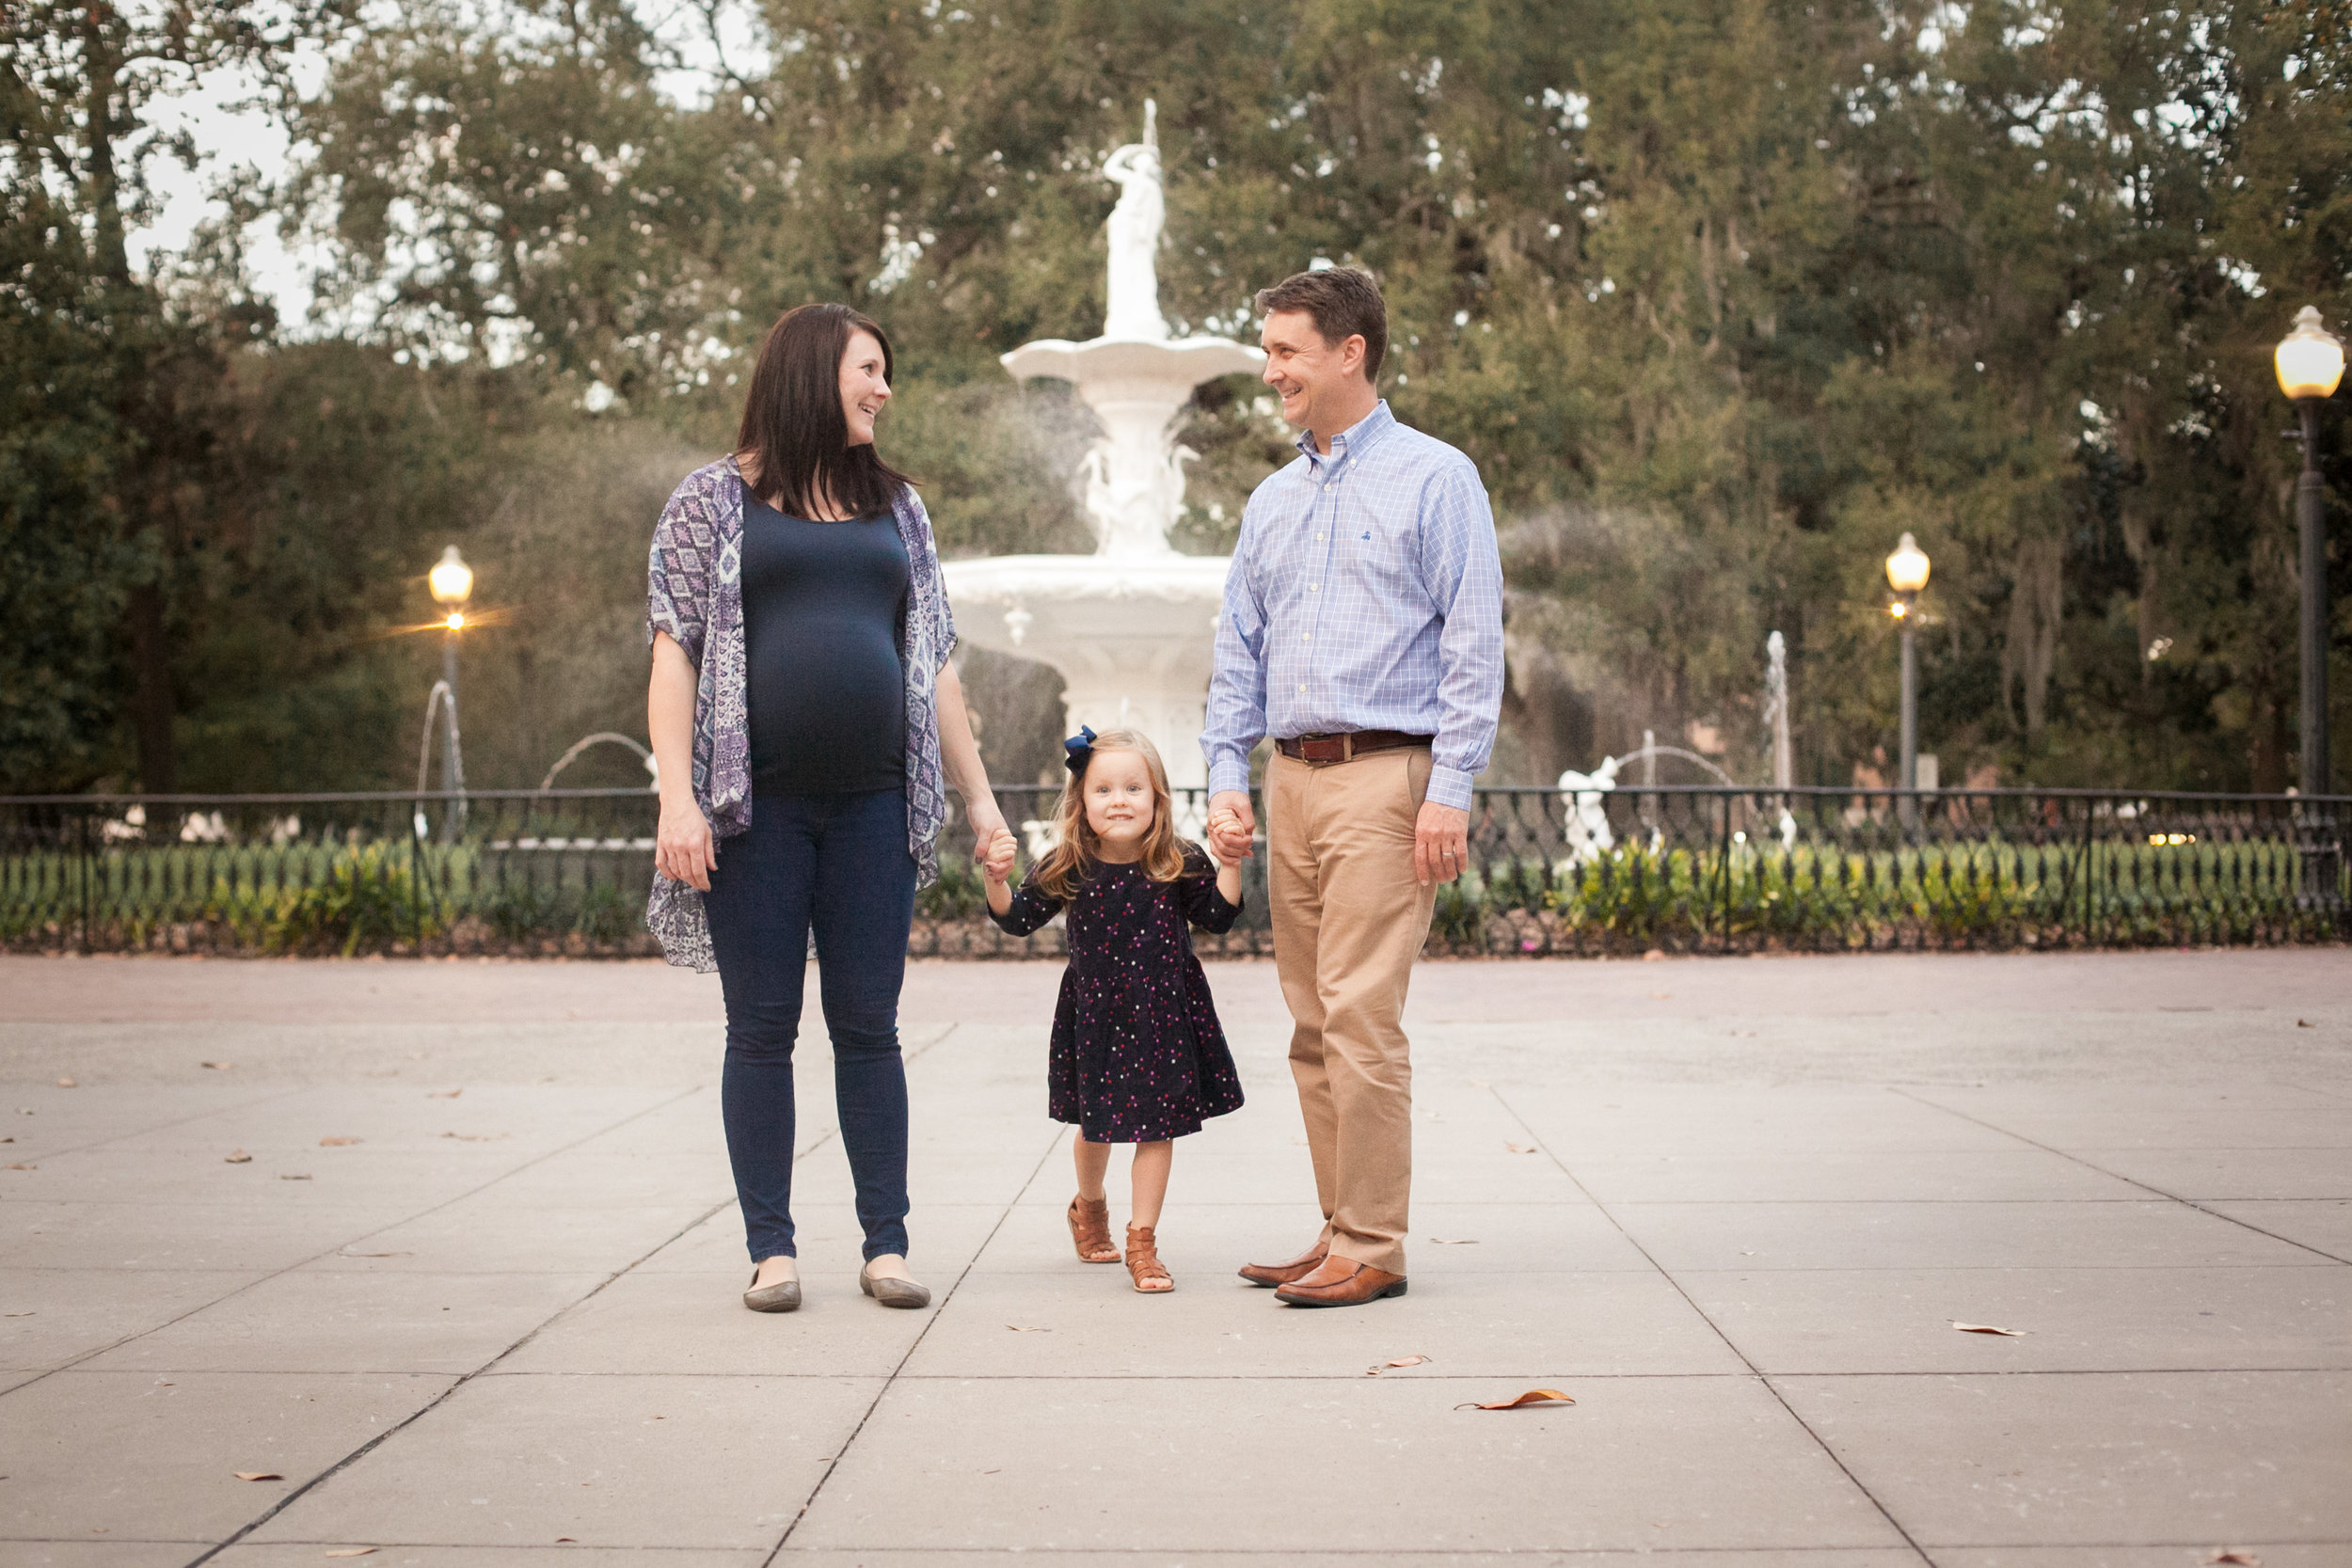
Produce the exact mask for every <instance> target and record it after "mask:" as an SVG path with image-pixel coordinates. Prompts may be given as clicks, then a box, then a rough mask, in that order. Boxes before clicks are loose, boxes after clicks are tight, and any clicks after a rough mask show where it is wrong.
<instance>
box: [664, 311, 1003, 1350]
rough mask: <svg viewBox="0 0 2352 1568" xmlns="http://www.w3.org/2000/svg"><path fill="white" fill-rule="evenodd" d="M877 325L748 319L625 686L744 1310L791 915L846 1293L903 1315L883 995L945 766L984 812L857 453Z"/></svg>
mask: <svg viewBox="0 0 2352 1568" xmlns="http://www.w3.org/2000/svg"><path fill="white" fill-rule="evenodd" d="M890 371H891V356H890V341H889V340H888V339H887V338H885V337H884V336H883V335H882V328H881V327H880V326H877V325H875V324H874V323H873V322H871V321H869V320H867V319H866V317H865V316H862V315H860V314H859V313H858V312H856V311H854V310H852V309H850V308H849V307H847V306H845V305H804V306H802V307H800V308H799V309H794V310H789V311H787V312H786V313H785V315H784V316H783V318H782V319H781V320H779V321H778V322H777V323H776V325H774V326H773V327H772V328H771V329H770V331H769V333H768V341H767V342H766V343H765V345H764V346H762V348H761V349H760V354H759V363H758V365H757V367H756V368H755V370H754V371H753V372H752V385H751V393H750V396H749V397H748V398H747V399H746V401H745V403H744V407H743V423H742V429H741V431H740V433H739V435H738V436H737V438H736V450H735V451H734V452H733V453H732V454H731V455H729V456H727V457H724V458H722V459H721V460H720V461H718V462H716V463H713V464H710V465H709V466H708V467H703V468H699V469H697V470H695V471H694V472H693V473H691V474H690V475H688V476H687V478H686V481H685V483H682V484H680V485H679V486H678V487H677V492H676V494H675V495H673V496H672V497H671V498H670V503H669V505H667V506H666V507H664V508H663V509H662V512H661V520H660V523H659V524H658V525H657V526H656V527H655V529H654V537H653V558H652V562H651V567H650V572H649V584H648V610H647V617H646V619H647V636H648V637H649V638H650V640H651V641H652V643H653V682H652V689H651V691H650V693H649V695H648V697H647V702H646V706H647V710H648V714H647V717H648V722H649V723H650V726H651V729H652V733H653V746H654V755H655V757H656V759H657V760H658V761H659V763H660V779H661V821H660V829H659V831H658V833H657V837H656V840H655V850H654V859H655V864H656V867H657V869H658V870H659V872H660V875H659V876H657V877H656V878H655V879H654V885H653V896H652V898H651V900H650V901H649V903H648V904H647V907H646V911H645V924H646V926H647V927H648V928H650V929H651V930H652V931H653V933H654V935H655V936H656V937H658V938H660V942H661V947H662V951H663V952H664V953H665V954H666V955H667V956H668V958H669V960H670V961H671V962H672V963H674V964H679V965H682V966H685V967H688V968H691V969H696V970H702V971H708V970H711V969H716V970H717V971H718V972H719V983H720V988H721V990H723V993H724V995H725V998H726V1013H727V1051H726V1066H725V1069H724V1071H723V1075H722V1077H721V1082H720V1103H721V1107H722V1113H723V1117H724V1119H725V1122H726V1132H727V1157H728V1159H729V1160H730V1161H731V1162H732V1164H734V1167H735V1190H736V1196H737V1197H738V1198H739V1200H740V1203H741V1206H742V1211H743V1227H744V1229H745V1232H746V1239H747V1240H748V1242H749V1243H750V1247H751V1256H752V1261H753V1263H754V1265H755V1273H754V1275H753V1276H752V1283H751V1287H750V1289H749V1290H747V1291H745V1292H744V1295H743V1304H744V1305H745V1306H746V1307H751V1308H752V1309H753V1310H755V1311H759V1312H789V1311H791V1310H792V1309H793V1308H794V1307H798V1306H800V1304H801V1279H800V1272H799V1266H798V1264H797V1262H796V1261H795V1248H794V1245H793V1239H792V1151H793V1103H792V1044H793V1039H794V1037H795V1036H796V1035H797V1034H798V1033H799V1030H800V1022H801V984H802V980H803V976H804V974H805V973H806V959H805V956H806V952H807V945H808V939H809V934H810V932H811V930H812V929H813V930H814V931H815V933H816V938H817V962H818V975H819V987H820V991H821V995H822V999H823V1003H824V1010H825V1028H826V1031H827V1033H828V1034H830V1035H831V1036H832V1037H833V1052H834V1095H835V1098H836V1101H837V1103H838V1108H839V1114H840V1121H841V1142H842V1144H843V1146H844V1147H845V1148H847V1149H848V1151H849V1156H850V1174H851V1176H852V1177H853V1178H854V1180H855V1182H856V1186H857V1216H858V1222H859V1224H860V1225H862V1226H863V1227H865V1231H866V1245H865V1255H866V1262H865V1266H864V1267H863V1268H862V1269H861V1270H859V1273H858V1285H859V1287H860V1289H862V1290H863V1291H865V1292H866V1294H867V1295H869V1296H871V1297H873V1298H874V1299H875V1300H877V1301H879V1302H881V1303H882V1305H883V1306H885V1307H923V1306H926V1305H928V1304H929V1303H930V1291H928V1290H926V1289H925V1288H924V1287H923V1286H921V1285H918V1284H916V1283H915V1282H914V1279H913V1278H912V1277H910V1275H908V1273H907V1264H906V1252H907V1228H906V1214H907V1182H906V1170H907V1090H906V1070H905V1067H904V1064H903V1063H902V1062H901V1061H900V1059H899V1055H898V990H899V987H900V984H901V983H902V982H903V980H904V979H905V976H906V950H907V932H908V928H909V927H910V926H911V925H912V924H913V921H914V892H915V889H916V888H917V887H918V886H920V885H922V884H924V883H928V882H930V881H931V880H932V879H935V878H936V877H937V876H938V851H937V848H936V847H935V842H934V841H935V840H936V839H937V838H938V836H939V830H940V828H941V827H942V825H943V824H945V822H946V816H947V801H946V794H945V791H944V789H943V786H942V775H943V773H944V774H945V776H946V782H947V783H951V784H954V786H955V789H956V792H957V793H958V794H959V795H961V797H962V798H963V802H964V812H965V815H966V816H968V817H969V818H970V819H971V823H972V827H973V830H974V832H976V833H977V842H978V843H979V844H982V845H987V844H990V843H991V842H992V841H993V839H994V837H995V835H996V830H998V829H999V828H1001V827H1002V826H1003V825H1004V817H1003V816H1002V815H1001V814H1000V813H999V812H998V811H997V809H996V801H995V798H994V797H993V795H991V794H990V792H989V787H988V775H987V773H986V771H985V770H984V769H983V768H981V766H980V754H979V748H978V747H977V746H976V745H975V744H974V743H973V739H972V726H971V721H970V719H969V717H968V716H967V714H966V712H965V709H964V705H963V690H962V687H961V683H960V682H959V681H958V679H957V677H956V672H955V668H954V666H952V665H950V664H949V663H948V662H947V655H948V653H949V652H950V651H951V650H952V649H953V648H954V646H955V622H954V620H953V619H952V618H951V617H950V616H949V614H948V610H947V598H946V590H945V588H944V586H943V585H942V583H941V580H940V573H939V556H938V552H937V551H936V549H935V548H934V547H933V546H932V543H931V528H930V517H929V516H928V515H926V514H925V512H924V510H923V503H922V501H920V500H919V499H916V497H915V494H914V486H913V485H912V484H911V483H909V482H908V480H907V479H906V477H905V476H904V475H902V474H900V473H898V472H897V471H896V470H894V469H893V468H891V467H889V466H888V465H887V464H885V463H884V462H883V461H882V458H881V457H880V456H878V455H877V454H876V452H875V451H874V421H875V419H876V417H877V416H879V415H880V414H881V412H882V406H883V405H884V404H886V403H888V402H889V400H890Z"/></svg>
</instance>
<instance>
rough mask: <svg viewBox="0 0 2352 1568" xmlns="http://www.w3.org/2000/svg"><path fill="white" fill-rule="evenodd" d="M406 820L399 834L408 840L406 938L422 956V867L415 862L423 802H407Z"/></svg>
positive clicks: (420, 956)
mask: <svg viewBox="0 0 2352 1568" xmlns="http://www.w3.org/2000/svg"><path fill="white" fill-rule="evenodd" d="M408 806H409V815H408V820H407V821H405V822H403V823H402V824H401V825H400V828H401V833H400V836H401V837H403V838H405V839H406V840H407V841H408V940H409V941H411V942H415V943H416V944H417V957H419V958H423V957H424V868H423V867H422V866H421V865H419V864H418V863H417V818H418V817H420V816H423V815H424V802H423V801H422V800H411V801H409V802H408Z"/></svg>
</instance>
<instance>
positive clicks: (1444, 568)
mask: <svg viewBox="0 0 2352 1568" xmlns="http://www.w3.org/2000/svg"><path fill="white" fill-rule="evenodd" d="M1298 450H1299V453H1300V456H1299V460H1298V461H1297V462H1295V463H1293V464H1292V465H1291V466H1290V467H1286V468H1284V469H1283V470H1282V471H1281V472H1279V473H1278V474H1275V475H1274V476H1273V477H1271V478H1270V479H1268V480H1267V481H1266V482H1265V483H1263V484H1261V485H1259V486H1258V488H1257V491H1256V493H1255V494H1253V495H1252V496H1251V497H1250V498H1249V507H1248V511H1247V512H1245V513H1244V514H1243V515H1242V520H1241V542H1240V544H1239V545H1238V546H1235V548H1234V551H1233V567H1232V572H1231V573H1230V574H1229V575H1228V576H1227V578H1226V579H1225V608H1224V611H1223V613H1222V614H1220V615H1219V616H1218V618H1217V626H1216V673H1215V674H1214V675H1213V676H1211V677H1210V681H1209V712H1208V726H1207V729H1206V731H1205V733H1203V734H1202V736H1201V737H1200V748H1201V750H1202V751H1203V752H1205V753H1206V754H1207V757H1208V763H1209V788H1210V789H1211V790H1213V791H1215V790H1225V789H1248V787H1249V752H1250V749H1251V748H1252V747H1254V746H1256V745H1257V743H1258V742H1259V740H1260V739H1262V738H1263V737H1264V736H1267V735H1269V734H1270V735H1273V736H1276V737H1277V738H1279V739H1292V738H1295V737H1296V736H1302V735H1328V734H1335V733H1338V732H1340V731H1345V730H1402V731H1404V732H1405V733H1406V734H1408V735H1430V736H1437V740H1436V743H1435V745H1434V746H1433V747H1432V748H1431V751H1432V757H1431V761H1432V763H1433V764H1434V766H1433V767H1432V768H1431V769H1430V773H1429V794H1428V799H1430V800H1435V801H1437V802H1438V804H1440V805H1447V806H1458V807H1460V808H1462V809H1463V810H1465V811H1467V810H1468V809H1470V780H1471V779H1472V778H1473V777H1475V776H1476V775H1477V774H1478V773H1479V772H1480V771H1481V770H1482V769H1484V768H1486V759H1487V757H1488V756H1489V755H1490V754H1491V753H1492V752H1493V751H1494V743H1495V723H1496V720H1497V718H1498V717H1499V715H1500V713H1501V710H1502V561H1501V558H1500V557H1499V555H1498V554H1497V552H1496V549H1495V525H1494V514H1493V513H1492V511H1491V510H1489V508H1488V507H1487V505H1486V487H1485V486H1484V485H1482V484H1481V483H1479V480H1478V468H1477V466H1476V465H1475V464H1473V463H1472V462H1470V459H1469V458H1468V457H1466V456H1464V455H1463V454H1462V453H1461V452H1459V451H1455V450H1454V448H1452V447H1449V446H1447V445H1446V444H1445V443H1444V442H1443V441H1440V440H1438V439H1437V438H1436V437H1435V436H1424V435H1422V433H1421V432H1420V431H1418V430H1415V429H1413V428H1411V427H1410V426H1409V425H1402V424H1399V423H1397V422H1396V417H1395V416H1394V415H1393V414H1391V413H1390V412H1389V405H1388V403H1387V402H1386V401H1385V400H1383V401H1382V402H1381V403H1380V404H1378V405H1376V406H1375V408H1374V409H1373V411H1372V412H1371V413H1370V414H1367V415H1365V416H1364V418H1363V419H1361V420H1358V421H1357V422H1356V424H1355V425H1354V426H1352V427H1351V428H1349V429H1348V430H1346V431H1345V432H1343V433H1342V434H1341V435H1338V436H1332V437H1331V452H1330V455H1329V456H1325V455H1324V454H1323V453H1321V452H1318V451H1315V445H1314V436H1313V435H1312V433H1311V432H1310V433H1305V434H1302V435H1301V436H1299V439H1298Z"/></svg>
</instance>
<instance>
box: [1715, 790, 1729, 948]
mask: <svg viewBox="0 0 2352 1568" xmlns="http://www.w3.org/2000/svg"><path fill="white" fill-rule="evenodd" d="M1721 799H1722V800H1723V808H1724V820H1723V830H1722V832H1719V833H1717V834H1716V854H1717V859H1718V861H1719V862H1720V863H1721V867H1722V871H1721V875H1720V876H1719V877H1718V878H1717V879H1716V885H1717V886H1719V887H1721V888H1722V889H1723V897H1722V899H1721V900H1720V908H1721V910H1722V912H1723V922H1722V926H1721V927H1720V928H1719V929H1718V930H1717V932H1716V934H1715V940H1716V942H1718V943H1720V944H1721V945H1722V948H1723V950H1724V952H1726V953H1728V952H1730V951H1731V796H1730V795H1729V794H1728V793H1726V794H1724V796H1722V797H1721Z"/></svg>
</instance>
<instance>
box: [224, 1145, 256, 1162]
mask: <svg viewBox="0 0 2352 1568" xmlns="http://www.w3.org/2000/svg"><path fill="white" fill-rule="evenodd" d="M220 1163H221V1164H224V1165H249V1164H252V1163H253V1156H252V1155H250V1154H247V1153H246V1151H245V1150H244V1149H242V1148H232V1149H230V1151H229V1152H228V1153H226V1154H224V1155H222V1156H221V1157H220Z"/></svg>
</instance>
